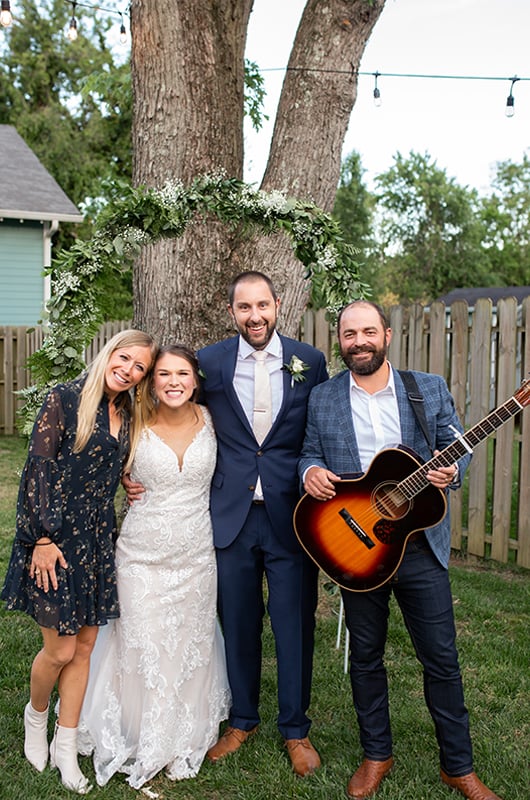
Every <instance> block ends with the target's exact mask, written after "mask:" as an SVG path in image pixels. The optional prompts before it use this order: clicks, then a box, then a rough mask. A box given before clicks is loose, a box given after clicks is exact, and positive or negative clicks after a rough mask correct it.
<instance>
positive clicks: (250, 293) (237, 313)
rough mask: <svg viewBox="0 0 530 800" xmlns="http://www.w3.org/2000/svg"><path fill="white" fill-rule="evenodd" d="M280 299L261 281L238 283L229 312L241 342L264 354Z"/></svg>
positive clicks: (276, 317) (274, 323)
mask: <svg viewBox="0 0 530 800" xmlns="http://www.w3.org/2000/svg"><path fill="white" fill-rule="evenodd" d="M279 307H280V298H279V297H278V298H276V300H275V299H274V297H273V295H272V292H271V290H270V288H269V286H268V285H267V283H266V282H265V281H264V280H259V279H258V280H243V281H240V282H239V283H238V284H237V286H236V287H235V290H234V299H233V302H232V305H229V306H228V311H229V313H230V315H231V317H232V319H233V320H234V324H235V326H236V328H237V329H238V331H239V333H240V334H241V336H242V337H243V339H244V340H245V341H246V342H248V343H249V345H250V346H251V347H253V348H254V349H255V350H263V348H264V347H266V346H267V344H268V343H269V341H270V339H271V336H272V334H273V333H274V331H275V330H276V321H277V319H278V309H279Z"/></svg>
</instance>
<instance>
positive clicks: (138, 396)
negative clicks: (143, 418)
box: [136, 386, 142, 403]
mask: <svg viewBox="0 0 530 800" xmlns="http://www.w3.org/2000/svg"><path fill="white" fill-rule="evenodd" d="M136 402H137V403H141V402H142V390H141V389H140V387H139V386H137V387H136Z"/></svg>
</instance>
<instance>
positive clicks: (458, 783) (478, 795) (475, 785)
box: [440, 769, 501, 800]
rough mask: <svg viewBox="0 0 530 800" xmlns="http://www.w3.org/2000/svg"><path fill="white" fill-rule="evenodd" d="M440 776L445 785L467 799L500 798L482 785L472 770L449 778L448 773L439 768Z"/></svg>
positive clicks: (487, 799)
mask: <svg viewBox="0 0 530 800" xmlns="http://www.w3.org/2000/svg"><path fill="white" fill-rule="evenodd" d="M440 777H441V779H442V781H443V782H444V783H446V784H447V786H450V787H451V789H456V790H457V791H458V792H461V794H463V795H464V797H467V798H468V800H501V798H500V797H499V796H498V795H497V794H495V793H494V792H492V791H491V789H488V787H487V786H484V784H483V783H482V781H480V780H479V779H478V777H477V775H476V774H475V773H474V772H469V773H468V774H467V775H460V777H458V778H451V777H450V775H447V774H446V773H445V772H444V771H443V769H441V770H440Z"/></svg>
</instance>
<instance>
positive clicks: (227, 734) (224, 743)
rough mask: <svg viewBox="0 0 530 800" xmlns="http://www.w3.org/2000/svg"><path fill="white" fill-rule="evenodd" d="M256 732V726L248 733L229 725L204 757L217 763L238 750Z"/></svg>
mask: <svg viewBox="0 0 530 800" xmlns="http://www.w3.org/2000/svg"><path fill="white" fill-rule="evenodd" d="M257 730H258V726H257V725H256V726H255V727H254V728H252V729H251V730H250V731H243V730H241V728H232V726H231V725H229V726H228V728H225V731H224V733H223V735H222V736H221V737H220V739H219V740H218V742H217V744H214V746H213V747H210V749H209V750H208V752H207V753H206V757H207V758H208V759H209V760H210V761H219V759H220V758H224V757H225V756H229V755H230V754H231V753H235V752H236V750H239V748H240V747H241V745H242V744H243V743H244V742H246V741H247V739H248V738H249V736H252V734H253V733H256V731H257Z"/></svg>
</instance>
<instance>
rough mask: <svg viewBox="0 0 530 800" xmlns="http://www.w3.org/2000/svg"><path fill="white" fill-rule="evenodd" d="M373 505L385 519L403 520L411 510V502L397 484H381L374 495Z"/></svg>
mask: <svg viewBox="0 0 530 800" xmlns="http://www.w3.org/2000/svg"><path fill="white" fill-rule="evenodd" d="M372 504H373V506H374V508H376V509H377V512H378V514H380V516H382V517H384V518H385V519H391V520H395V519H402V518H403V517H405V516H406V515H407V514H408V513H409V510H410V502H409V500H407V498H406V497H405V495H404V494H403V492H401V491H400V490H399V489H398V488H397V485H396V484H395V483H391V482H390V481H389V482H387V483H380V484H379V486H376V488H375V489H374V492H373V494H372Z"/></svg>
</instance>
